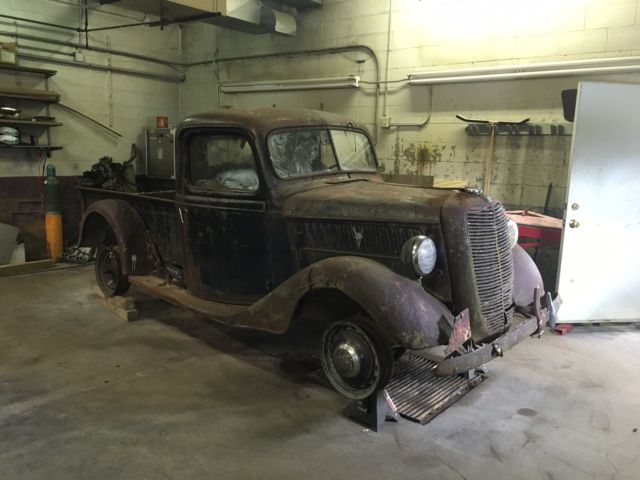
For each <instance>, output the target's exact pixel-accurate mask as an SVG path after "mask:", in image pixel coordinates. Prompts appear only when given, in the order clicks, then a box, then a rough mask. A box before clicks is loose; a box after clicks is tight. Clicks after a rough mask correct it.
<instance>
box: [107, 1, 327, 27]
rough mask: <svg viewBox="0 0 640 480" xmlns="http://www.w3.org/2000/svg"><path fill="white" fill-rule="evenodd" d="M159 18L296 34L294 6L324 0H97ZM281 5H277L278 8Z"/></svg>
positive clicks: (312, 3) (318, 2) (315, 5)
mask: <svg viewBox="0 0 640 480" xmlns="http://www.w3.org/2000/svg"><path fill="white" fill-rule="evenodd" d="M99 1H100V3H102V4H109V5H116V6H118V7H121V8H126V9H129V10H136V11H139V12H143V13H146V14H150V15H157V16H159V17H161V19H165V20H169V21H180V20H182V19H197V20H199V21H202V22H206V23H211V24H214V25H218V26H221V27H226V28H231V29H234V30H240V31H243V32H246V33H280V34H283V35H295V34H296V19H295V16H294V15H293V14H295V11H296V9H302V8H308V7H317V6H321V5H322V1H323V0H276V1H274V0H267V1H265V2H261V1H260V0H162V1H158V0H99ZM278 7H280V8H278Z"/></svg>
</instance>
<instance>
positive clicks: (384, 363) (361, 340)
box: [321, 315, 393, 400]
mask: <svg viewBox="0 0 640 480" xmlns="http://www.w3.org/2000/svg"><path fill="white" fill-rule="evenodd" d="M321 359H322V368H323V370H324V373H325V375H326V376H327V378H328V379H329V381H330V382H331V384H332V385H333V387H334V388H335V389H336V390H337V391H338V392H340V393H341V394H342V395H344V396H345V397H347V398H352V399H355V400H362V399H364V398H367V397H369V396H370V395H372V394H373V393H375V392H376V391H379V390H382V389H383V388H384V387H386V385H387V383H389V380H390V379H391V374H392V373H393V351H392V350H391V347H389V345H388V344H387V342H385V341H384V339H383V338H382V336H381V335H380V334H379V333H378V331H377V330H376V329H375V327H374V326H373V325H371V323H370V320H368V319H367V318H365V317H363V316H361V315H356V316H353V317H350V318H348V319H345V320H339V321H336V322H333V323H330V324H329V325H328V326H327V328H326V329H325V331H324V333H323V335H322V355H321Z"/></svg>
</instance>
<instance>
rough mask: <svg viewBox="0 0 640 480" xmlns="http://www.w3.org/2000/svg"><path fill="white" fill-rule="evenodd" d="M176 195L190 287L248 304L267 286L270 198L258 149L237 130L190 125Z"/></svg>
mask: <svg viewBox="0 0 640 480" xmlns="http://www.w3.org/2000/svg"><path fill="white" fill-rule="evenodd" d="M180 142H181V151H180V154H181V157H182V165H181V173H182V178H181V182H179V184H178V188H179V193H178V195H177V196H176V200H177V201H176V204H177V208H178V215H179V217H180V221H181V224H182V245H183V248H184V252H183V255H184V256H183V258H184V259H185V263H186V265H185V278H186V283H187V288H188V289H189V290H190V291H191V293H193V294H194V295H196V296H199V297H203V298H211V299H220V300H224V299H230V300H231V301H238V302H251V301H254V300H255V299H257V298H259V297H261V296H263V295H264V294H265V293H267V291H268V284H269V272H268V259H267V248H266V238H265V237H266V233H265V231H266V229H265V201H264V197H263V194H264V191H265V188H263V186H262V182H261V180H260V176H259V170H258V168H257V161H256V158H257V155H256V149H255V146H254V144H253V141H252V139H251V138H250V136H249V135H248V134H246V133H245V132H244V131H242V130H239V129H228V128H215V129H212V128H206V129H194V130H192V131H185V132H184V133H183V135H182V138H181V139H180Z"/></svg>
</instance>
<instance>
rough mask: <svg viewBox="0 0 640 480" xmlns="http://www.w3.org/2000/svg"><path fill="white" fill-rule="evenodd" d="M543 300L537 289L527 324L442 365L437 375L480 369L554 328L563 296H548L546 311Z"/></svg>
mask: <svg viewBox="0 0 640 480" xmlns="http://www.w3.org/2000/svg"><path fill="white" fill-rule="evenodd" d="M540 298H541V297H540V293H539V292H538V290H537V289H536V293H535V301H534V305H533V307H532V309H533V312H531V313H532V315H527V316H526V320H524V321H523V322H522V323H521V324H519V325H518V326H517V327H515V328H514V329H513V330H510V331H509V332H507V333H505V334H504V335H502V336H501V337H499V338H497V339H496V340H494V341H492V342H491V343H486V344H484V345H482V346H481V347H479V348H477V349H475V350H473V351H471V352H467V353H463V354H461V355H458V356H454V357H451V358H447V359H445V360H443V361H441V362H439V363H438V364H437V365H436V367H435V368H434V373H435V374H436V375H439V376H444V375H455V374H457V373H463V372H467V371H469V370H472V369H475V368H478V367H480V366H481V365H483V364H484V363H487V362H488V361H490V360H493V359H494V358H496V357H501V356H502V355H503V353H504V352H505V351H507V350H509V349H510V348H511V347H513V346H514V345H516V344H517V343H520V342H521V341H522V340H524V339H525V338H527V337H529V336H531V335H534V334H541V333H542V331H543V329H544V327H545V326H546V325H547V323H549V324H550V325H554V324H555V313H556V312H557V310H558V308H560V305H561V303H562V299H561V298H560V296H557V297H556V298H555V299H553V300H551V295H549V294H547V295H546V298H547V307H544V308H543V307H542V306H541V302H540Z"/></svg>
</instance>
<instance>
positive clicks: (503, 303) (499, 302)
mask: <svg viewBox="0 0 640 480" xmlns="http://www.w3.org/2000/svg"><path fill="white" fill-rule="evenodd" d="M507 222H508V220H507V215H506V213H505V210H504V207H503V206H502V205H501V204H500V203H499V202H494V203H491V204H488V205H487V206H484V207H472V208H470V209H469V210H468V211H467V225H468V231H469V241H470V244H471V256H472V259H473V270H474V274H475V283H476V291H477V294H478V299H479V301H480V310H481V313H482V316H483V317H484V320H485V323H486V325H487V330H488V332H489V334H490V335H493V334H496V333H500V332H502V331H503V330H504V328H505V326H506V325H508V324H510V323H511V320H512V319H513V309H512V308H510V307H511V305H512V303H513V291H512V289H513V258H512V253H511V244H510V242H509V232H508V225H507Z"/></svg>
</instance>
